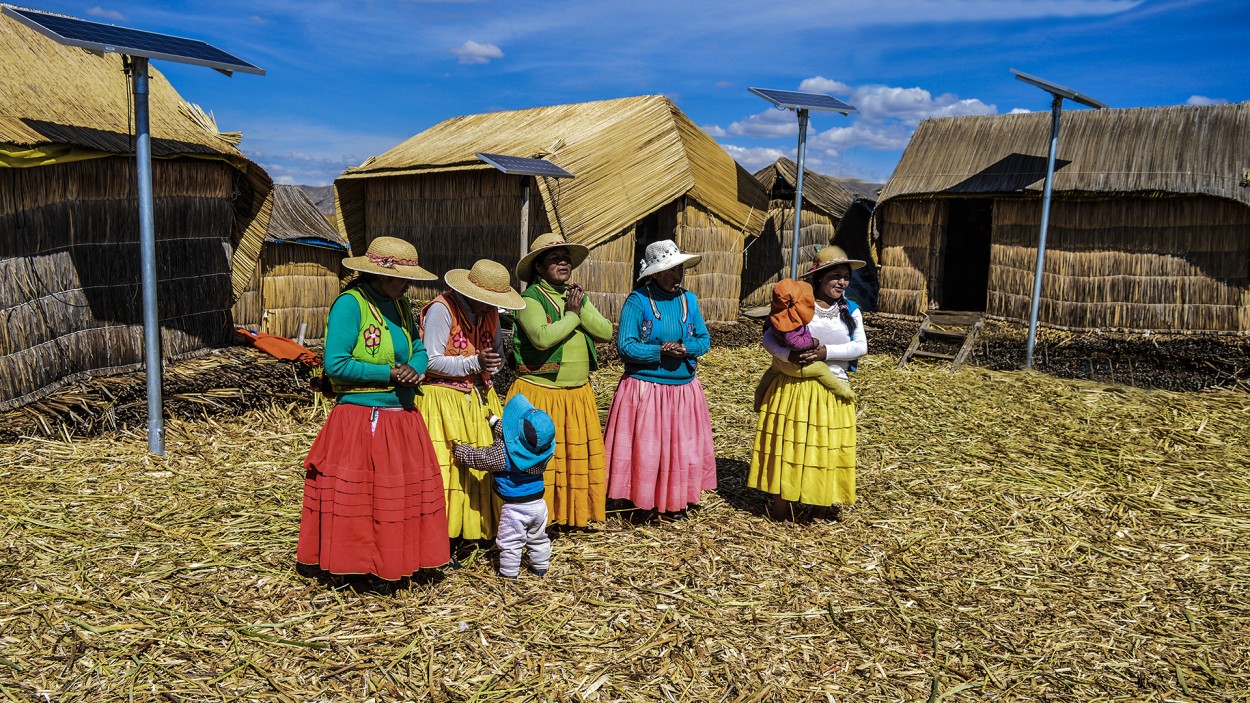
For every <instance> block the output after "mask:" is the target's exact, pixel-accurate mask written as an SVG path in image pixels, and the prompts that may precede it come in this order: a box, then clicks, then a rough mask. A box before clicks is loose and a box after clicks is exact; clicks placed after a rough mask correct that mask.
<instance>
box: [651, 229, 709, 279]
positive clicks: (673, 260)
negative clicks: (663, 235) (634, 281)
mask: <svg viewBox="0 0 1250 703" xmlns="http://www.w3.org/2000/svg"><path fill="white" fill-rule="evenodd" d="M702 259H703V257H702V256H699V255H698V254H683V253H681V250H680V249H678V248H677V243H676V242H674V241H673V240H671V239H661V240H660V241H658V242H651V243H650V244H648V245H647V251H646V253H645V254H644V255H643V258H642V261H640V262H639V263H641V264H642V270H641V271H639V272H638V280H640V281H641V280H642V279H644V278H646V277H647V276H650V275H651V274H653V273H659V272H661V271H667V270H669V269H671V268H673V267H675V266H683V267H685V268H690V267H692V266H695V265H697V264H698V263H699V261H700V260H702Z"/></svg>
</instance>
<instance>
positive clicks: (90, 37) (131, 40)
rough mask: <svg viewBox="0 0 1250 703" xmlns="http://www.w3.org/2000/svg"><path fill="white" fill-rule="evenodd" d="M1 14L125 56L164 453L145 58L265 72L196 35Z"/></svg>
mask: <svg viewBox="0 0 1250 703" xmlns="http://www.w3.org/2000/svg"><path fill="white" fill-rule="evenodd" d="M3 12H4V14H6V15H8V16H9V17H12V18H13V19H15V20H17V21H18V22H21V23H22V24H24V25H26V26H27V27H30V28H31V29H34V30H35V31H37V32H39V33H40V34H43V35H44V36H46V37H48V38H50V39H52V40H53V41H55V42H58V43H60V44H65V45H67V46H76V47H81V48H83V49H87V50H88V51H92V52H94V53H97V54H101V55H103V54H105V53H113V54H122V55H124V56H128V57H130V59H131V61H130V72H131V86H132V91H133V93H134V104H135V175H136V180H137V181H138V200H139V258H140V270H141V271H142V277H143V360H144V366H145V370H146V374H147V396H148V398H147V400H148V451H150V452H152V453H153V454H156V455H158V456H164V455H165V418H164V403H163V401H162V398H161V366H162V363H163V359H162V358H161V328H160V317H159V315H158V313H157V304H156V229H155V224H154V217H153V205H152V137H151V131H150V127H149V116H148V60H149V59H164V60H166V61H176V62H178V63H189V64H194V65H197V66H207V67H209V68H212V69H214V70H217V71H220V72H222V73H225V74H226V75H227V76H229V75H232V73H233V72H234V71H240V72H243V73H253V74H256V75H262V76H263V75H264V74H265V72H264V70H262V69H260V68H258V67H256V66H254V65H252V64H250V63H248V62H246V61H244V60H243V59H240V58H238V57H236V56H233V55H231V54H228V53H226V52H224V51H222V50H221V49H218V48H216V47H214V46H212V45H210V44H206V43H204V42H202V41H199V40H197V39H185V38H183V37H175V36H171V35H168V34H157V33H155V32H145V31H142V30H138V29H128V28H126V27H117V26H114V25H109V24H102V23H100V22H88V21H87V20H81V19H78V18H75V17H68V16H66V15H57V14H52V13H49V12H39V11H38V10H27V9H23V8H16V7H10V6H7V5H5V6H4V7H3Z"/></svg>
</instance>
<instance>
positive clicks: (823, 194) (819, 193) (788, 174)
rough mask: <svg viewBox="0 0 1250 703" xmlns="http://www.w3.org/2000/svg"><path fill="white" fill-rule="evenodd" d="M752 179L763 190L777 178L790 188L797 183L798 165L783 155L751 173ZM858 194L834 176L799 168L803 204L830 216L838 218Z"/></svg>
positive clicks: (793, 187)
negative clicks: (801, 171) (801, 176)
mask: <svg viewBox="0 0 1250 703" xmlns="http://www.w3.org/2000/svg"><path fill="white" fill-rule="evenodd" d="M755 178H756V180H758V181H759V182H760V183H762V184H763V185H764V189H765V190H767V191H769V192H772V190H773V188H774V187H775V186H776V184H777V181H778V179H780V180H781V181H782V182H783V183H784V184H785V185H786V186H787V187H788V188H789V189H790V190H794V189H795V188H796V187H797V186H798V181H799V167H798V164H796V163H794V162H793V161H791V160H790V159H787V158H786V157H784V156H783V157H781V158H779V159H777V160H776V161H774V162H773V163H771V164H769V165H768V166H765V167H764V168H762V169H760V170H758V171H756V172H755ZM858 197H859V196H858V195H856V194H855V193H853V192H851V190H850V189H848V188H846V187H845V186H843V185H842V184H841V183H839V182H838V181H837V180H836V179H834V178H832V177H830V176H826V175H824V174H822V173H816V172H815V171H812V170H811V169H808V168H805V169H803V205H804V206H805V207H806V206H808V205H811V206H814V207H816V208H819V209H820V210H823V211H824V213H825V214H826V215H829V216H830V217H833V218H837V219H841V217H842V216H843V215H845V214H846V211H847V210H849V209H850V207H851V205H853V204H854V203H855V200H856V199H857V198H858Z"/></svg>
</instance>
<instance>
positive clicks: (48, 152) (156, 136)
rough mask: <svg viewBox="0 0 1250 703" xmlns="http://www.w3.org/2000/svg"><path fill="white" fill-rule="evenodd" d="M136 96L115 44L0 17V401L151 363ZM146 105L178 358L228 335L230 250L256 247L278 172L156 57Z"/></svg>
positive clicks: (166, 307)
mask: <svg viewBox="0 0 1250 703" xmlns="http://www.w3.org/2000/svg"><path fill="white" fill-rule="evenodd" d="M129 96H130V87H129V82H128V78H127V76H126V73H125V71H124V67H123V63H122V59H121V57H120V56H117V55H115V54H108V55H105V56H103V57H99V56H94V55H92V54H89V53H87V52H84V51H81V50H79V49H75V48H71V47H66V46H62V45H60V44H57V43H55V42H52V41H51V40H49V39H47V38H45V37H43V36H42V35H39V34H37V33H35V32H32V31H30V30H29V29H27V28H26V27H24V26H22V25H20V24H18V23H17V22H16V21H14V20H12V19H9V18H8V17H0V104H4V105H6V106H7V108H6V110H5V113H6V114H4V115H0V231H3V232H4V233H5V236H4V237H3V238H0V315H3V317H4V329H3V336H0V410H2V409H8V408H13V407H17V406H20V405H22V404H24V403H27V402H30V401H32V400H35V399H37V398H40V397H43V396H45V395H47V394H48V393H50V392H51V391H53V390H55V389H56V388H58V387H59V386H60V385H62V384H64V383H66V382H67V381H69V380H72V379H74V378H78V377H83V376H86V375H107V374H113V373H118V372H121V371H126V370H133V369H136V368H138V367H140V366H141V364H142V361H143V343H142V338H143V325H142V304H141V298H140V295H139V283H140V272H139V244H138V241H139V227H138V208H137V204H136V193H135V191H136V185H135V164H134V144H133V138H132V137H131V134H132V130H131V126H130V122H129V120H130V116H131V114H132V111H131V109H130V107H129V102H128V101H129ZM150 105H151V134H152V154H153V156H154V157H155V159H154V161H153V164H152V169H153V178H152V180H153V185H154V193H153V200H154V202H153V205H154V218H155V229H156V236H157V252H156V253H157V276H158V279H159V284H158V285H159V288H158V298H159V304H160V309H159V311H158V315H159V318H160V323H161V345H162V350H163V356H164V358H165V359H173V358H179V357H185V356H189V355H193V354H196V353H199V352H201V351H202V350H204V349H206V348H208V347H212V346H215V345H219V344H222V343H224V342H225V341H227V340H228V339H229V337H228V335H229V327H230V306H231V303H232V301H233V296H234V293H235V291H236V286H239V285H241V284H242V283H243V282H245V280H246V279H245V278H244V280H243V281H240V280H239V279H240V276H239V275H237V272H236V271H235V270H233V269H232V264H231V257H230V253H229V252H230V250H231V249H232V248H233V249H235V250H236V251H242V252H246V251H247V250H248V249H249V247H251V248H256V247H258V245H259V241H260V238H261V233H260V232H259V230H258V229H256V228H255V227H254V226H253V225H254V224H255V222H256V220H257V218H258V216H259V215H260V214H261V213H262V211H263V210H264V209H265V203H266V196H267V194H268V192H269V190H270V188H271V183H270V180H269V177H268V176H267V175H266V174H265V172H264V171H263V170H262V169H260V168H259V167H258V166H256V165H255V164H253V163H251V162H249V161H248V160H247V159H246V158H244V156H243V155H242V154H241V153H240V152H239V151H238V149H236V148H235V144H236V143H237V141H238V135H237V134H220V133H218V132H217V131H216V126H215V125H214V124H213V123H212V119H211V117H209V116H208V115H206V114H205V113H204V112H203V111H202V110H200V109H199V108H198V107H196V106H193V105H189V104H187V103H185V102H183V101H182V99H181V98H180V97H179V96H178V94H177V93H176V92H175V91H174V89H173V87H172V86H170V84H169V82H168V81H167V80H166V79H165V78H164V77H163V76H162V75H161V74H160V72H159V71H156V70H155V69H153V70H152V75H151V80H150ZM237 258H238V257H236V261H237Z"/></svg>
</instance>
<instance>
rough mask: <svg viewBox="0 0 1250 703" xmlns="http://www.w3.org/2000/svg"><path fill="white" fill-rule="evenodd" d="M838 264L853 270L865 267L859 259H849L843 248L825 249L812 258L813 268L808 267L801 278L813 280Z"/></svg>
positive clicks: (800, 275)
mask: <svg viewBox="0 0 1250 703" xmlns="http://www.w3.org/2000/svg"><path fill="white" fill-rule="evenodd" d="M838 264H846V265H848V266H850V267H851V268H852V269H858V268H863V267H864V262H862V261H860V260H859V259H852V258H850V257H848V256H847V255H846V250H844V249H843V248H842V247H838V246H832V247H823V248H821V249H820V250H819V251H817V252H816V256H814V257H813V258H812V264H811V266H808V267H807V270H806V271H804V272H803V273H801V274H799V277H800V278H811V277H813V276H815V275H816V274H817V273H820V272H821V271H824V270H825V269H827V268H829V267H831V266H837V265H838Z"/></svg>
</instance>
